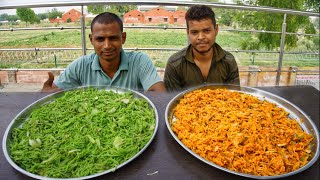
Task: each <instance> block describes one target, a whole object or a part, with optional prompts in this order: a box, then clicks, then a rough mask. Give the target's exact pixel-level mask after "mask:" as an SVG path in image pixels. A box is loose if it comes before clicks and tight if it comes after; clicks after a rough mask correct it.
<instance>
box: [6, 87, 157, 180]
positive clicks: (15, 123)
mask: <svg viewBox="0 0 320 180" xmlns="http://www.w3.org/2000/svg"><path fill="white" fill-rule="evenodd" d="M82 88H88V87H79V88H75V89H82ZM90 88H96V89H101V90H111V91H114V92H117V93H120V94H121V93H125V92H132V93H133V94H134V97H135V98H140V99H145V100H147V101H148V103H149V107H150V108H151V109H153V111H154V114H155V128H154V131H153V134H152V136H151V138H150V140H149V141H148V143H147V144H146V145H145V146H144V147H143V148H142V149H141V150H140V151H139V152H138V153H137V154H136V155H135V156H133V157H132V158H130V159H128V160H127V161H125V162H123V163H122V164H120V165H119V166H117V167H116V168H112V169H109V170H106V171H104V172H101V173H97V174H93V175H89V176H83V177H77V178H64V179H68V180H71V179H77V180H78V179H90V178H94V177H97V176H101V175H104V174H107V173H110V172H113V171H115V170H116V169H119V168H121V167H123V166H124V165H126V164H128V163H129V162H131V161H132V160H134V159H135V158H136V157H138V156H139V155H140V154H141V153H142V152H143V151H144V150H145V149H146V148H147V147H148V146H149V145H150V143H151V142H152V140H153V139H154V137H155V135H156V132H157V129H158V124H159V117H158V112H157V109H156V107H155V106H154V104H153V103H152V102H151V101H150V100H149V99H148V98H147V97H146V96H144V95H143V94H141V93H139V92H137V91H133V90H127V89H120V88H105V87H101V86H90ZM75 89H69V90H65V91H61V92H56V93H54V94H50V95H48V96H46V97H43V98H41V99H39V100H38V101H36V102H34V103H32V104H30V105H29V106H28V107H26V108H25V109H23V110H22V111H21V112H20V113H19V114H18V115H17V116H16V117H15V118H14V119H13V120H12V121H11V123H10V124H9V126H8V127H7V129H6V132H5V134H4V136H3V141H2V147H3V152H4V155H5V157H6V159H7V161H8V162H9V163H10V165H11V166H12V167H13V168H15V169H16V170H18V171H19V172H21V173H23V174H25V175H27V176H29V177H32V178H36V179H46V180H56V179H58V178H48V177H43V176H40V175H37V174H33V173H30V172H28V171H26V170H24V169H22V168H21V167H19V166H18V165H17V164H16V163H15V162H14V161H13V160H12V159H11V157H10V150H9V144H10V143H11V142H12V137H11V133H12V130H13V129H14V128H17V127H19V126H21V125H22V124H23V123H24V121H25V120H27V118H28V117H29V115H30V113H31V112H32V111H33V110H34V109H37V108H39V107H40V106H42V105H43V104H47V103H50V102H52V101H54V100H55V99H57V98H59V97H62V96H63V95H64V93H65V92H67V91H72V90H75ZM59 179H61V178H59Z"/></svg>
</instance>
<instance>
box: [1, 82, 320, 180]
mask: <svg viewBox="0 0 320 180" xmlns="http://www.w3.org/2000/svg"><path fill="white" fill-rule="evenodd" d="M259 89H262V90H265V91H268V92H271V93H273V94H276V95H278V96H281V97H283V98H285V99H287V100H288V101H290V102H292V103H293V104H295V105H297V106H298V107H299V108H300V109H302V110H303V111H304V112H305V113H306V114H307V115H309V116H310V117H311V119H312V120H313V121H314V122H315V124H316V125H317V127H318V129H319V91H318V90H317V89H315V88H314V87H312V86H290V87H289V86H288V87H259ZM45 95H47V94H44V93H25V92H15V93H13V92H12V93H0V131H1V136H0V137H1V141H2V139H3V135H4V132H5V129H6V128H7V127H8V125H9V123H10V121H11V120H12V119H13V118H14V117H15V116H16V115H17V114H18V113H19V112H20V111H22V110H23V109H24V108H25V107H27V106H28V105H30V104H31V103H33V102H34V101H36V100H38V99H40V98H41V97H44V96H45ZM145 95H146V96H147V97H148V98H149V99H150V100H151V101H152V102H153V103H154V104H155V106H156V108H157V110H158V113H159V128H158V131H157V134H156V137H155V139H154V140H153V142H152V143H151V144H150V146H149V147H148V148H147V149H146V150H145V151H144V152H143V153H142V154H141V155H140V156H139V157H137V158H136V159H134V160H133V161H132V162H130V163H129V164H127V165H125V166H124V167H122V168H120V169H118V170H116V171H115V172H112V173H109V174H106V175H103V176H100V177H97V178H95V179H139V180H141V179H152V180H153V179H166V180H167V179H183V180H188V179H212V180H213V179H214V180H219V179H221V180H228V179H230V180H231V179H232V180H240V179H243V180H244V179H246V178H244V177H241V176H237V175H233V174H230V173H227V172H224V171H222V170H219V169H216V168H214V167H212V166H210V165H207V164H205V163H203V162H202V161H200V160H198V159H197V158H195V157H194V156H192V155H191V154H189V153H188V152H187V151H186V150H184V149H183V148H182V147H181V146H180V145H179V144H178V143H177V142H176V141H175V140H174V139H173V137H172V136H171V134H170V133H169V131H168V129H167V127H166V124H165V117H164V114H165V109H166V106H167V104H168V103H169V101H170V100H171V99H172V98H173V97H174V96H175V95H177V93H172V94H156V93H152V94H150V93H145ZM1 151H2V143H1ZM319 170H320V166H319V159H318V161H317V162H316V163H315V164H314V165H313V166H311V167H310V168H308V169H307V170H305V171H303V172H301V173H299V174H296V175H294V176H290V177H287V178H285V179H291V180H300V179H301V180H303V179H305V180H319ZM0 179H1V180H2V179H3V180H16V179H18V180H22V179H23V180H25V179H31V178H29V177H27V176H25V175H23V174H22V173H20V172H18V171H17V170H15V169H14V168H13V167H11V165H10V164H9V163H8V162H7V160H6V159H5V157H4V154H3V151H2V153H0Z"/></svg>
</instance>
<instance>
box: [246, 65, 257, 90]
mask: <svg viewBox="0 0 320 180" xmlns="http://www.w3.org/2000/svg"><path fill="white" fill-rule="evenodd" d="M259 71H260V69H259V67H258V66H249V75H248V86H251V87H256V86H257V85H258V73H259Z"/></svg>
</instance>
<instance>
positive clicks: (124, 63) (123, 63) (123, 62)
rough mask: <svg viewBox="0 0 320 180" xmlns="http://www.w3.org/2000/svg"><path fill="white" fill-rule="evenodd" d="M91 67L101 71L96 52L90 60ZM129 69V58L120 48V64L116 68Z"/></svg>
mask: <svg viewBox="0 0 320 180" xmlns="http://www.w3.org/2000/svg"><path fill="white" fill-rule="evenodd" d="M91 68H92V70H100V71H102V68H101V66H100V63H99V56H98V55H97V54H95V55H94V60H93V62H92V65H91ZM128 69H129V59H128V57H127V55H126V53H125V52H124V50H123V49H121V52H120V66H119V69H118V70H120V71H121V70H128Z"/></svg>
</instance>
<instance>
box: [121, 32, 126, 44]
mask: <svg viewBox="0 0 320 180" xmlns="http://www.w3.org/2000/svg"><path fill="white" fill-rule="evenodd" d="M121 36H122V44H124V43H125V42H126V39H127V33H126V32H122V35H121Z"/></svg>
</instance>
